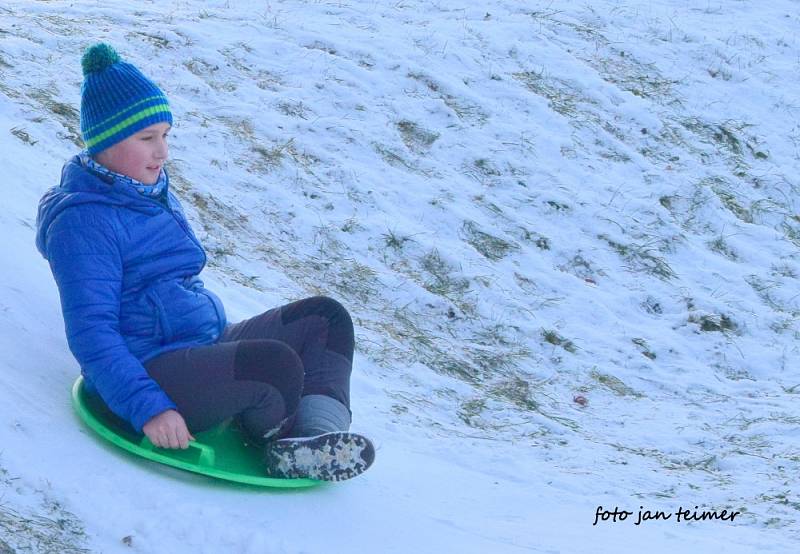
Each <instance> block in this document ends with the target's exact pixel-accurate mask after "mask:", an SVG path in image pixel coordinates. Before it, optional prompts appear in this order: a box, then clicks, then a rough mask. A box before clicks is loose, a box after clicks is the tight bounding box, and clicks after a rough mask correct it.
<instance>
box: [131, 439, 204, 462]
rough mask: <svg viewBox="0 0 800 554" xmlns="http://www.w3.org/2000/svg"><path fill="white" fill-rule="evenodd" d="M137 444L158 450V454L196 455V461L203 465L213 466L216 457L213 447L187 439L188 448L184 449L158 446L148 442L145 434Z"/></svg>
mask: <svg viewBox="0 0 800 554" xmlns="http://www.w3.org/2000/svg"><path fill="white" fill-rule="evenodd" d="M139 446H141V447H142V448H144V449H145V450H149V451H151V452H159V453H160V454H163V455H165V456H169V457H171V458H185V457H188V458H191V457H196V459H197V463H198V464H199V465H201V466H205V467H213V466H214V460H215V458H216V453H215V452H214V448H213V447H211V446H209V445H207V444H203V443H201V442H197V441H189V448H188V449H186V450H182V449H175V448H160V447H158V446H156V445H154V444H153V443H152V442H150V439H148V438H147V435H145V436H144V437H142V441H141V442H140V443H139Z"/></svg>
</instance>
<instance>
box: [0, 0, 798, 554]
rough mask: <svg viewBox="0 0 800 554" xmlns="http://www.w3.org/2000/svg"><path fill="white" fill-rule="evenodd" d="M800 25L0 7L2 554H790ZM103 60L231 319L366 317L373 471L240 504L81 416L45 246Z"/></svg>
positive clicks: (777, 15)
mask: <svg viewBox="0 0 800 554" xmlns="http://www.w3.org/2000/svg"><path fill="white" fill-rule="evenodd" d="M798 30H800V2H798V1H797V0H776V1H774V2H757V1H755V0H728V1H720V0H717V1H714V0H708V1H705V0H704V1H702V2H691V1H679V0H672V1H665V0H652V1H645V0H629V1H609V0H600V1H597V2H552V1H548V2H537V1H516V2H512V1H508V0H487V1H486V2H481V3H468V2H455V1H451V0H438V1H433V2H425V1H421V0H391V1H385V2H384V1H375V2H355V1H347V0H343V1H340V2H333V1H314V2H310V1H309V2H303V1H297V0H295V1H289V0H287V1H259V2H255V1H252V2H238V1H236V0H228V1H226V2H221V1H209V2H200V1H183V0H182V1H173V0H162V1H159V2H135V3H131V2H96V1H88V0H71V1H64V0H53V1H46V2H45V1H37V2H23V1H19V0H4V1H3V2H2V3H0V145H2V149H0V152H2V154H0V155H1V156H2V167H3V187H2V195H3V205H2V209H0V230H1V231H2V235H3V240H2V243H0V267H2V270H0V351H2V356H0V552H6V551H7V552H59V553H61V552H83V551H89V552H181V553H182V552H192V553H196V552H211V553H217V552H237V553H281V552H312V553H316V552H402V553H404V552H421V553H428V552H436V553H439V552H458V553H473V552H475V553H487V552H488V553H505V552H508V553H517V552H568V553H571V552H578V553H580V552H593V553H594V552H642V551H647V552H672V551H691V552H715V553H717V552H756V551H759V552H793V551H797V549H798V548H800V540H798V539H800V532H799V531H798V525H797V524H798V516H799V515H800V514H799V513H798V510H800V498H798V468H799V467H800V415H798V409H797V406H798V404H797V402H798V400H800V371H798V366H799V365H800V364H798V362H800V355H798V344H799V342H798V339H800V324H798V317H800V286H798V279H799V278H800V250H799V249H800V196H798V191H799V189H800V182H799V181H798V170H800V94H798V90H800V78H799V77H798V75H800V37H798ZM101 40H102V41H107V42H110V43H111V44H113V45H114V46H115V47H116V48H117V49H118V50H119V51H120V53H121V54H122V56H123V57H124V58H126V59H128V60H130V61H132V62H133V63H135V64H137V65H138V66H139V67H140V68H142V70H143V71H144V72H145V73H146V74H148V75H149V76H151V77H152V78H153V79H154V80H155V81H156V82H158V83H159V84H160V85H161V86H162V88H163V89H164V91H165V92H166V93H167V95H168V97H169V98H170V101H171V103H172V107H173V111H174V114H175V118H176V125H175V129H174V133H173V134H172V139H171V161H170V163H169V165H168V170H169V172H170V176H171V182H172V186H173V189H174V190H175V192H176V193H177V194H178V195H179V197H180V198H181V199H182V201H183V203H184V206H185V208H186V210H187V213H188V215H189V217H190V219H191V221H192V223H193V225H194V227H195V229H196V231H197V233H198V236H199V237H200V239H201V240H202V241H203V243H204V245H205V247H206V249H207V250H208V252H209V265H208V267H207V268H206V269H205V270H204V272H203V274H202V277H203V278H204V280H205V281H206V284H207V285H208V286H209V287H210V288H211V289H212V290H214V291H215V292H217V293H218V294H219V295H220V296H221V297H222V299H223V301H224V302H225V304H226V308H227V310H228V313H229V319H230V320H231V321H238V320H240V319H242V318H245V317H249V316H253V315H256V314H258V313H260V312H262V311H264V310H266V309H268V308H271V307H274V306H277V305H280V304H282V303H286V302H289V301H292V300H296V299H298V298H301V297H304V296H310V295H313V294H327V295H330V296H332V297H335V298H337V299H338V300H340V301H341V302H342V303H343V304H344V305H345V306H346V307H347V308H348V309H349V310H350V313H351V314H352V315H353V318H354V321H355V324H356V332H357V355H356V361H355V369H354V377H353V384H352V386H353V390H352V394H353V410H354V414H355V417H354V425H353V428H354V429H355V430H358V431H360V432H363V433H365V434H367V435H369V436H370V437H373V438H374V440H375V442H376V445H377V448H378V453H377V460H376V463H375V466H374V467H373V469H371V470H370V471H369V472H367V473H366V474H365V475H363V476H362V477H359V478H357V479H354V480H352V481H348V482H345V483H341V484H337V485H332V486H324V487H322V488H317V489H314V490H303V491H297V492H277V491H273V490H264V489H254V488H250V487H244V486H231V485H228V484H226V483H223V482H216V481H213V480H211V479H207V478H205V477H202V476H198V475H194V474H190V473H186V472H181V471H178V470H172V469H170V468H166V467H163V466H160V465H157V464H153V463H150V462H147V461H144V460H139V459H134V458H131V457H130V456H128V455H126V454H125V453H123V452H121V451H118V450H117V449H115V448H114V447H112V446H108V445H106V444H105V443H102V442H101V441H99V440H98V439H96V438H95V437H94V436H93V435H92V434H90V433H89V432H87V430H86V429H85V428H84V427H83V425H82V424H81V423H80V422H79V421H78V420H77V418H76V417H75V415H74V414H73V412H72V409H71V406H70V400H69V391H70V386H71V384H72V382H73V380H74V379H75V377H76V376H77V375H78V373H79V368H78V366H77V363H76V362H75V360H74V359H73V358H72V356H71V354H70V352H69V349H68V347H67V344H66V340H65V338H64V331H63V321H62V318H61V312H60V305H59V300H58V293H57V290H56V287H55V284H54V282H53V280H52V277H51V275H50V271H49V267H48V266H47V264H46V263H45V262H44V260H42V259H41V258H40V257H39V254H38V253H37V252H36V250H35V247H34V227H35V214H36V207H37V203H38V200H39V198H40V197H41V195H42V194H43V193H44V192H45V191H46V190H47V188H49V187H51V186H53V185H56V184H57V183H58V180H59V176H60V170H61V166H62V164H63V163H64V162H65V161H66V160H67V159H68V157H70V156H71V155H73V154H75V153H76V152H78V150H79V149H80V138H79V120H78V108H79V105H80V84H81V81H82V76H81V68H80V56H81V54H82V52H83V49H84V48H85V47H87V46H88V45H90V44H92V43H93V42H96V41H101ZM598 506H603V507H604V509H605V508H608V509H611V510H613V509H614V508H615V507H618V508H619V509H620V510H628V511H631V512H633V514H632V515H631V516H630V517H628V518H627V519H626V520H625V521H617V522H613V521H611V520H608V521H600V522H599V523H598V524H597V525H593V523H594V522H595V514H596V511H597V508H598ZM695 506H697V507H698V508H697V510H698V511H702V510H717V511H719V512H720V513H721V510H723V509H726V510H728V511H729V513H730V511H738V512H741V513H740V514H738V515H737V516H736V517H735V519H734V520H733V521H721V520H705V521H690V522H686V521H680V522H679V521H677V515H676V514H675V512H676V511H677V510H679V509H681V508H683V509H686V508H688V509H689V510H691V511H694V510H695ZM640 507H641V508H642V509H644V510H650V511H652V512H655V511H657V510H660V511H663V512H665V515H669V514H671V516H670V518H669V519H665V520H663V519H662V520H650V521H644V522H642V523H641V524H640V525H636V524H635V522H636V520H637V513H638V511H639V510H640Z"/></svg>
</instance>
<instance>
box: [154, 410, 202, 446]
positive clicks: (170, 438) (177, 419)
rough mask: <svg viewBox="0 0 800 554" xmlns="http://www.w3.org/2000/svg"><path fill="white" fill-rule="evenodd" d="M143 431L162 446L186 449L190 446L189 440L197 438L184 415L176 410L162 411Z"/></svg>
mask: <svg viewBox="0 0 800 554" xmlns="http://www.w3.org/2000/svg"><path fill="white" fill-rule="evenodd" d="M142 431H144V434H145V435H147V438H148V439H150V442H152V443H153V444H154V445H156V446H159V447H161V448H183V449H186V448H189V441H190V440H195V438H194V437H193V436H192V434H191V433H190V432H189V429H188V428H187V427H186V422H185V421H184V420H183V416H181V414H179V413H178V412H176V411H175V410H167V411H166V412H161V413H160V414H158V415H157V416H155V417H154V418H152V419H150V421H148V422H147V423H145V424H144V427H142Z"/></svg>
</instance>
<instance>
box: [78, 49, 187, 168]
mask: <svg viewBox="0 0 800 554" xmlns="http://www.w3.org/2000/svg"><path fill="white" fill-rule="evenodd" d="M81 65H82V66H83V85H82V86H81V134H82V135H83V142H84V143H85V144H86V149H87V150H88V152H89V154H90V155H94V154H97V153H98V152H102V151H103V150H105V149H106V148H109V147H111V146H113V145H115V144H116V143H118V142H121V141H123V140H125V139H126V138H128V137H129V136H131V135H132V134H134V133H136V132H138V131H141V130H142V129H144V128H146V127H149V126H150V125H153V124H154V123H161V122H166V123H169V124H170V125H172V112H171V111H170V109H169V103H168V102H167V97H166V96H164V93H163V92H162V91H161V89H160V88H158V86H157V85H156V84H155V83H153V81H151V80H150V79H148V78H147V77H145V76H144V75H143V74H142V73H141V71H139V70H138V69H137V68H136V67H135V66H134V65H132V64H129V63H128V62H124V61H122V59H121V58H120V57H119V54H117V52H116V51H115V50H114V49H113V48H112V47H111V46H109V45H108V44H105V43H102V42H101V43H98V44H95V45H93V46H90V47H89V48H87V49H86V52H84V54H83V58H82V59H81Z"/></svg>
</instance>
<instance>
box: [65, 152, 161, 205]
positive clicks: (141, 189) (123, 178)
mask: <svg viewBox="0 0 800 554" xmlns="http://www.w3.org/2000/svg"><path fill="white" fill-rule="evenodd" d="M80 158H81V163H82V164H83V166H84V167H87V168H89V169H91V170H93V171H97V172H98V173H101V174H103V175H106V176H108V177H112V178H113V179H114V180H116V181H120V182H122V183H125V184H126V185H129V186H131V187H133V188H135V189H136V191H137V192H138V193H139V194H141V195H142V196H147V197H150V198H155V199H156V200H161V199H163V197H164V195H165V193H166V188H167V174H166V173H165V172H164V168H161V172H160V173H159V175H158V181H156V182H155V183H154V184H152V185H145V184H144V183H140V182H139V181H137V180H136V179H133V178H131V177H128V176H127V175H122V174H121V173H116V172H114V171H111V170H110V169H108V168H107V167H106V166H104V165H101V164H99V163H97V162H96V161H94V160H93V159H92V157H91V156H90V155H89V151H88V150H84V151H83V152H81V153H80Z"/></svg>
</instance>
